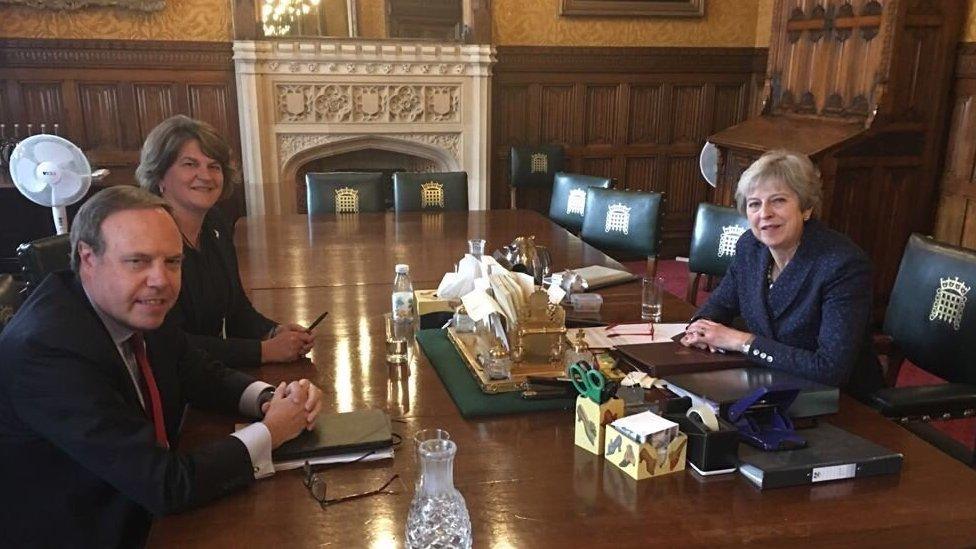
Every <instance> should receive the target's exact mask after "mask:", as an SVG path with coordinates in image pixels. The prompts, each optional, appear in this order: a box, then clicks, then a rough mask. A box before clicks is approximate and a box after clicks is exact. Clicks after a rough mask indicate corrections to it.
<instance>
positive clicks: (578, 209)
mask: <svg viewBox="0 0 976 549" xmlns="http://www.w3.org/2000/svg"><path fill="white" fill-rule="evenodd" d="M585 208H586V191H584V190H583V189H573V190H571V191H569V198H567V199H566V215H570V214H579V215H583V210H584V209H585Z"/></svg>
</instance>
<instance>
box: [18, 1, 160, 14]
mask: <svg viewBox="0 0 976 549" xmlns="http://www.w3.org/2000/svg"><path fill="white" fill-rule="evenodd" d="M0 4H18V5H21V6H27V7H29V8H36V9H46V10H55V11H72V10H79V9H82V8H87V7H91V6H103V7H104V6H108V7H112V8H121V9H127V10H134V11H144V12H154V11H160V10H161V9H163V8H165V7H166V0H0Z"/></svg>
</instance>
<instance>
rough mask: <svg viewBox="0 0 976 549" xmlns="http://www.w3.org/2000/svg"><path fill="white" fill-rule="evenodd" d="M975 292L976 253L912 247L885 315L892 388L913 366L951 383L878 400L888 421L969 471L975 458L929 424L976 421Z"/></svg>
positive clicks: (936, 245) (932, 245) (884, 392)
mask: <svg viewBox="0 0 976 549" xmlns="http://www.w3.org/2000/svg"><path fill="white" fill-rule="evenodd" d="M974 287H976V252H973V251H972V250H968V249H965V248H959V247H956V246H950V245H948V244H942V243H940V242H937V241H935V240H933V239H931V238H928V237H924V236H921V235H918V234H913V235H912V236H911V237H910V238H909V239H908V245H907V246H906V247H905V254H904V255H903V256H902V260H901V266H900V267H899V268H898V277H897V278H896V279H895V286H894V288H893V289H892V292H891V299H890V300H889V302H888V310H887V312H886V314H885V321H884V327H883V331H884V334H885V335H886V336H887V340H886V341H884V342H883V343H884V345H885V346H887V347H888V349H886V351H887V352H886V353H885V354H887V355H888V369H887V372H886V374H885V378H886V381H887V382H888V385H894V382H895V380H897V378H898V371H899V369H900V368H901V365H902V361H903V360H904V359H908V360H910V361H912V363H913V364H915V365H916V366H918V367H919V368H922V369H923V370H926V371H929V372H931V373H933V374H935V375H937V376H939V377H940V378H942V379H944V380H946V381H947V382H948V383H943V384H939V385H928V386H916V387H888V388H885V389H881V390H879V391H877V392H876V393H875V394H874V395H872V401H873V404H874V405H875V406H876V407H877V408H878V410H879V411H881V413H882V414H884V415H886V416H888V417H893V418H897V419H899V420H900V421H901V423H902V424H903V425H904V426H905V427H907V428H908V429H909V430H911V431H912V432H914V433H915V434H917V435H919V436H920V437H921V438H923V439H925V440H927V441H928V442H930V443H932V444H934V445H935V446H937V447H939V448H940V449H942V450H943V451H945V452H946V453H948V454H949V455H952V456H953V457H956V458H957V459H960V460H961V461H963V462H965V463H967V464H969V465H970V466H973V465H974V464H976V453H974V451H973V450H971V449H970V448H968V447H966V446H965V445H963V444H960V443H959V442H957V441H955V440H953V439H951V438H949V437H948V436H946V435H945V434H943V433H941V432H940V431H938V430H936V429H934V428H932V427H931V426H930V425H927V424H926V422H928V421H930V420H937V419H957V418H965V417H974V416H976V337H973V335H974V334H976V299H974V298H976V294H974V293H973V292H972V291H971V290H972V289H973V288H974ZM971 299H973V301H974V302H973V303H970V302H969V300H971Z"/></svg>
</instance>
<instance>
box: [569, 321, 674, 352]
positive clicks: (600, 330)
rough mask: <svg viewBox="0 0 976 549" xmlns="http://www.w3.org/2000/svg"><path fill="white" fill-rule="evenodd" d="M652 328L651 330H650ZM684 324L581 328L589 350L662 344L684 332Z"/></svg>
mask: <svg viewBox="0 0 976 549" xmlns="http://www.w3.org/2000/svg"><path fill="white" fill-rule="evenodd" d="M652 326H653V330H652ZM685 326H687V324H686V323H684V322H676V323H667V324H651V323H650V322H643V323H641V324H611V325H610V326H599V327H596V328H583V334H584V335H585V336H586V345H587V346H589V348H590V349H615V348H617V346H619V345H639V344H642V343H664V342H668V341H671V338H672V337H674V336H676V335H678V334H680V333H682V332H684V331H685Z"/></svg>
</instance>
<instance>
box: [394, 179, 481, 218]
mask: <svg viewBox="0 0 976 549" xmlns="http://www.w3.org/2000/svg"><path fill="white" fill-rule="evenodd" d="M393 204H394V209H395V210H396V211H398V212H414V211H421V210H422V211H457V210H467V209H468V174H467V173H466V172H433V173H413V172H396V173H394V174H393Z"/></svg>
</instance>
